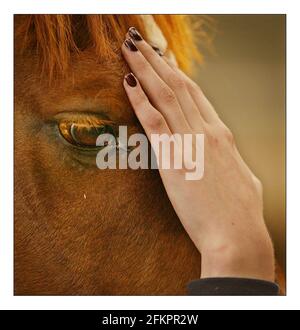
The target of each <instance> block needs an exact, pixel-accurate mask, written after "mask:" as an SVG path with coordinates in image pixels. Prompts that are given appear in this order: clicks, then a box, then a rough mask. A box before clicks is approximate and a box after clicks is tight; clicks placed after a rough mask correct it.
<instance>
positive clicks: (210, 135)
mask: <svg viewBox="0 0 300 330" xmlns="http://www.w3.org/2000/svg"><path fill="white" fill-rule="evenodd" d="M204 134H205V138H206V140H207V142H208V143H209V144H210V145H211V146H218V145H219V144H220V136H219V135H218V134H216V131H215V130H213V129H210V128H207V127H206V128H205V129H204Z"/></svg>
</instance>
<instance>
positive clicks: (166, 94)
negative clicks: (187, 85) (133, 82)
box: [158, 86, 176, 104]
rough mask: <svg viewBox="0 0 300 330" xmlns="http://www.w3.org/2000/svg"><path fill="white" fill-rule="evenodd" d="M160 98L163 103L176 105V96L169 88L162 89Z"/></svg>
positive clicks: (159, 94)
mask: <svg viewBox="0 0 300 330" xmlns="http://www.w3.org/2000/svg"><path fill="white" fill-rule="evenodd" d="M158 97H159V99H160V100H162V101H163V102H165V103H168V104H174V103H175V102H176V97H175V94H174V93H173V91H172V90H171V89H170V88H169V87H167V86H163V87H162V88H161V89H160V91H159V93H158Z"/></svg>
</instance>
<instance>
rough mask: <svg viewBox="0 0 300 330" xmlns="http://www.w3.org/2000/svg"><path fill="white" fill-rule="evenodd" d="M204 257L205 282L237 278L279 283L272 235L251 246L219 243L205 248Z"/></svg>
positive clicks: (233, 241) (240, 242)
mask: <svg viewBox="0 0 300 330" xmlns="http://www.w3.org/2000/svg"><path fill="white" fill-rule="evenodd" d="M201 254H202V265H201V278H212V277H237V278H253V279H260V280H266V281H271V282H273V281H274V279H275V263H274V250H273V245H272V242H271V239H270V237H269V235H268V234H267V235H266V236H265V237H262V238H260V239H258V238H257V237H256V239H255V240H252V241H251V242H247V241H246V240H245V239H244V240H231V241H229V242H222V243H221V242H219V243H218V244H215V245H214V247H212V246H210V247H209V248H203V249H202V250H201Z"/></svg>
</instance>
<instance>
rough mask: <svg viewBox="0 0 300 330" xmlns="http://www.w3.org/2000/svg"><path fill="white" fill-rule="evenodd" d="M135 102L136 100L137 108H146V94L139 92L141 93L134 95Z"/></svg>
mask: <svg viewBox="0 0 300 330" xmlns="http://www.w3.org/2000/svg"><path fill="white" fill-rule="evenodd" d="M133 102H134V106H135V108H136V109H138V110H139V109H141V108H144V107H145V106H146V104H147V98H146V96H145V95H143V94H139V95H136V96H135V97H134V100H133Z"/></svg>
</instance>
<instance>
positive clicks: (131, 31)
mask: <svg viewBox="0 0 300 330" xmlns="http://www.w3.org/2000/svg"><path fill="white" fill-rule="evenodd" d="M128 34H129V35H130V38H132V39H133V40H136V41H141V40H143V37H142V36H141V34H140V33H139V31H138V30H137V29H136V28H135V27H131V28H130V29H129V30H128Z"/></svg>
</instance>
